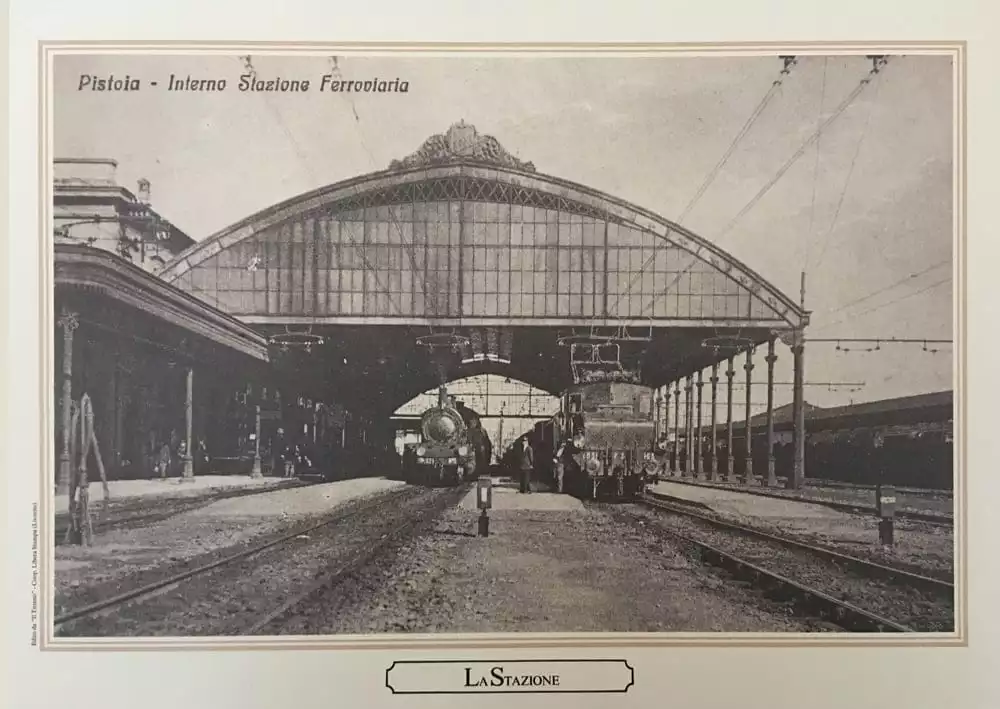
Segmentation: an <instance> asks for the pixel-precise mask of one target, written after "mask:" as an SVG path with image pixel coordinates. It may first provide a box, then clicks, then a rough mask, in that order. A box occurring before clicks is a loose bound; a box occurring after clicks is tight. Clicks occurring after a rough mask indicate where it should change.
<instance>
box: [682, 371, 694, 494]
mask: <svg viewBox="0 0 1000 709" xmlns="http://www.w3.org/2000/svg"><path fill="white" fill-rule="evenodd" d="M693 390H694V378H693V377H692V376H691V375H690V374H689V375H688V376H687V379H686V380H685V384H684V470H683V473H684V475H685V476H688V475H691V474H692V473H693V472H694V466H693V465H692V462H693V461H692V460H691V429H692V423H691V407H692V405H693V401H692V397H691V395H692V394H693V393H694V391H693Z"/></svg>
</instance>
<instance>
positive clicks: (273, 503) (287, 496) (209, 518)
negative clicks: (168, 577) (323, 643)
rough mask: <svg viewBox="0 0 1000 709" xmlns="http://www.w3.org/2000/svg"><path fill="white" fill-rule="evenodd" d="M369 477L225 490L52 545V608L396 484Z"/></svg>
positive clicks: (111, 592) (232, 546)
mask: <svg viewBox="0 0 1000 709" xmlns="http://www.w3.org/2000/svg"><path fill="white" fill-rule="evenodd" d="M403 486H404V485H403V483H399V482H394V481H389V480H382V479H376V478H361V479H357V480H344V481H340V482H335V483H329V484H324V485H309V486H304V487H298V488H291V489H284V490H275V491H272V492H266V493H262V494H260V495H252V496H248V497H242V498H230V499H227V500H220V501H217V502H214V503H211V504H209V505H207V506H204V507H201V508H199V509H196V510H192V511H188V512H185V513H182V514H178V515H175V516H173V517H170V518H169V519H166V520H162V521H159V522H157V523H155V524H151V525H149V526H145V527H141V528H131V529H128V528H126V529H112V530H109V531H107V532H105V533H101V534H96V535H95V538H94V545H93V546H91V547H85V546H68V545H63V546H58V547H56V549H55V591H56V597H55V609H56V614H57V615H58V614H59V613H61V612H63V611H64V610H66V609H67V608H70V607H77V606H78V605H82V603H81V601H86V602H93V600H95V599H97V598H101V597H106V596H110V595H115V594H117V593H120V592H121V589H122V588H124V587H125V586H127V585H141V584H142V583H148V582H149V581H150V579H152V578H155V577H156V576H157V575H163V574H164V573H165V572H164V568H166V567H169V566H171V565H176V564H179V563H190V564H197V563H198V562H199V560H204V559H206V558H209V557H212V556H213V555H219V554H221V553H222V552H223V551H225V550H228V549H235V548H237V547H239V546H240V545H249V544H252V543H253V542H255V541H256V540H260V539H262V538H264V537H265V536H267V535H272V534H277V533H279V532H280V531H282V530H284V529H288V528H290V527H292V526H293V525H298V524H304V523H305V522H307V521H308V520H309V519H310V518H311V517H315V516H316V515H321V514H323V513H325V512H329V511H330V510H333V509H334V508H335V507H337V506H338V505H343V504H350V503H351V502H352V501H359V500H363V499H364V498H368V497H370V496H372V495H379V494H385V493H387V492H389V491H392V490H395V489H399V488H402V487H403Z"/></svg>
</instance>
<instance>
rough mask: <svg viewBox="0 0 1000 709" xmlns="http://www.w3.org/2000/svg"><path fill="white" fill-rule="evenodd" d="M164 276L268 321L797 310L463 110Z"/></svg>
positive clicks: (737, 322) (407, 321)
mask: <svg viewBox="0 0 1000 709" xmlns="http://www.w3.org/2000/svg"><path fill="white" fill-rule="evenodd" d="M463 146H464V147H463ZM470 146H471V147H470ZM162 276H163V277H164V278H165V279H166V280H168V281H171V282H173V283H174V284H175V285H178V286H179V287H181V288H183V289H185V290H187V291H189V292H191V293H192V294H194V295H196V296H197V297H199V298H202V299H204V300H205V301H207V302H209V303H211V304H213V305H215V306H217V307H219V308H220V309H222V310H224V311H226V312H229V313H231V314H233V315H235V316H237V317H239V318H240V319H241V320H243V321H244V322H248V323H257V324H262V325H280V324H298V323H308V324H318V325H324V324H326V325H338V324H345V325H346V324H354V323H357V324H360V323H365V324H378V323H385V324H399V325H415V324H423V323H434V324H441V325H457V326H483V325H499V326H503V325H556V326H582V325H613V326H620V325H629V324H642V325H651V326H654V327H662V326H669V327H685V326H688V327H703V328H704V327H736V328H739V327H755V328H772V329H790V328H796V327H801V326H804V325H805V324H806V320H807V315H806V313H804V312H803V311H802V310H801V309H800V308H799V306H798V305H797V304H796V303H795V302H794V301H793V300H791V299H790V298H788V297H787V296H786V295H784V294H783V293H781V292H780V291H778V290H777V289H776V288H775V287H774V286H772V285H770V284H769V283H767V282H766V281H765V280H764V279H763V278H761V277H760V276H759V275H758V274H756V273H754V272H753V271H752V270H751V269H749V268H748V267H747V266H745V265H744V264H742V263H740V262H739V261H737V260H735V259H733V258H732V257H731V256H729V255H728V254H726V253H725V252H724V251H722V250H720V249H718V248H717V247H715V246H714V245H712V244H710V243H709V242H707V241H705V240H704V239H701V238H699V237H698V236H696V235H695V234H693V233H691V232H690V231H688V230H687V229H684V228H683V227H680V226H679V225H676V224H673V223H671V222H670V221H668V220H666V219H664V218H662V217H660V216H658V215H656V214H653V213H651V212H649V211H646V210H644V209H641V208H639V207H636V206H634V205H630V204H628V203H626V202H624V201H622V200H618V199H615V198H613V197H610V196H608V195H605V194H602V193H600V192H598V191H596V190H592V189H590V188H587V187H585V186H583V185H578V184H575V183H572V182H568V181H565V180H562V179H558V178H555V177H551V176H546V175H542V174H539V173H537V172H535V171H534V167H533V166H532V165H531V164H530V163H522V162H520V161H517V160H515V159H514V158H512V157H510V156H509V155H508V154H507V153H506V152H505V151H503V149H502V148H501V147H499V145H498V144H497V143H496V141H495V140H494V139H492V138H490V137H489V136H478V134H476V133H475V129H473V128H471V126H464V125H463V124H459V125H457V126H453V127H452V129H451V130H450V131H449V132H448V133H447V134H445V135H442V136H434V137H433V138H431V139H429V140H428V141H427V143H425V145H424V146H423V147H422V148H421V150H420V151H418V152H417V153H416V154H414V155H413V156H410V157H409V158H407V159H405V160H402V161H397V162H394V163H393V165H392V166H391V168H390V169H389V170H387V171H384V172H379V173H374V174H370V175H365V176H362V177H358V178H355V179H351V180H347V181H344V182H340V183H337V184H334V185H330V186H328V187H324V188H322V189H319V190H316V191H314V192H311V193H308V194H305V195H302V196H300V197H296V198H294V199H291V200H288V201H286V202H284V203H281V204H278V205H275V206H273V207H271V208H269V209H265V210H263V211H261V212H259V213H257V214H254V215H252V216H251V217H249V218H247V219H245V220H243V221H241V222H239V223H237V224H235V225H233V226H231V227H229V228H227V229H225V230H223V231H222V232H220V233H218V234H216V235H214V236H212V237H210V238H209V239H206V240H205V241H202V242H200V243H198V244H196V245H195V246H193V247H192V248H190V249H188V250H187V251H186V252H184V253H182V254H181V255H180V256H178V257H177V258H176V259H175V260H174V261H173V262H171V263H170V264H168V266H167V267H166V268H165V269H164V271H163V272H162Z"/></svg>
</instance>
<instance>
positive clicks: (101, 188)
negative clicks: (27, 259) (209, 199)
mask: <svg viewBox="0 0 1000 709" xmlns="http://www.w3.org/2000/svg"><path fill="white" fill-rule="evenodd" d="M52 163H53V177H52V182H53V198H54V202H55V206H56V207H57V208H59V209H58V210H57V212H56V213H55V214H54V215H53V216H54V218H55V221H56V224H55V226H56V227H57V228H58V227H60V226H62V225H64V223H65V222H67V221H68V222H70V223H87V220H88V219H93V220H94V223H95V224H98V223H101V222H104V221H113V220H115V219H124V220H126V221H127V222H128V223H132V224H138V223H139V220H145V221H146V222H148V223H150V224H155V225H156V231H157V234H156V235H154V236H153V237H151V239H153V238H155V239H156V240H157V241H158V242H159V243H160V244H161V245H162V246H163V247H165V248H166V249H167V253H168V254H169V256H170V257H171V258H172V257H173V255H175V254H177V253H180V252H181V251H183V250H184V249H186V248H188V247H190V246H191V245H193V244H194V243H195V241H194V239H192V238H191V237H190V236H189V235H188V234H187V233H185V232H184V231H182V230H181V229H179V228H178V227H176V226H175V225H174V224H172V223H171V222H170V221H168V220H167V219H164V218H163V216H162V215H161V214H159V213H158V212H157V211H156V210H155V209H153V208H152V206H150V203H149V194H150V183H149V180H145V179H142V180H139V181H138V186H137V187H138V189H137V191H136V192H132V191H131V190H129V189H127V188H125V187H123V186H122V185H120V184H118V180H117V176H116V171H117V167H118V162H117V161H116V160H113V159H111V158H68V157H63V158H55V159H53V161H52ZM102 207H103V208H105V209H108V208H113V209H114V212H113V213H111V212H109V213H103V212H99V210H100V208H102ZM167 260H169V259H167ZM164 263H165V261H164Z"/></svg>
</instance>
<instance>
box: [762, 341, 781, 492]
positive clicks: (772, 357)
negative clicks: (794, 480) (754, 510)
mask: <svg viewBox="0 0 1000 709" xmlns="http://www.w3.org/2000/svg"><path fill="white" fill-rule="evenodd" d="M777 359H778V356H777V355H776V354H774V338H773V337H772V338H771V339H770V340H768V342H767V357H765V360H766V361H767V485H768V487H774V486H775V485H777V484H778V477H777V475H776V473H775V470H774V363H775V362H776V361H777Z"/></svg>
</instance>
